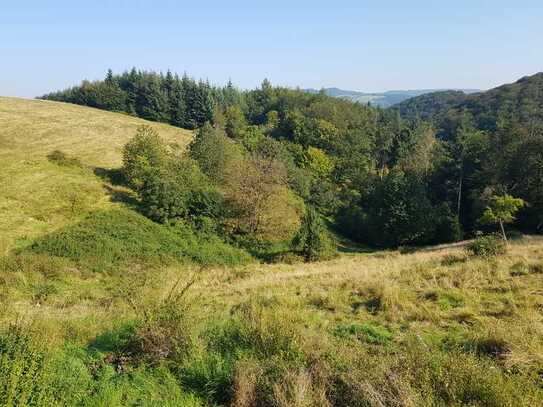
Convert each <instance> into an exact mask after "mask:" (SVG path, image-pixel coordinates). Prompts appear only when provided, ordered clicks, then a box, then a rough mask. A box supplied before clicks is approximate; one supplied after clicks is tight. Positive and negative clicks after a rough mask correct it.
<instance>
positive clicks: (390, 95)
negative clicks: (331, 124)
mask: <svg viewBox="0 0 543 407" xmlns="http://www.w3.org/2000/svg"><path fill="white" fill-rule="evenodd" d="M306 91H307V92H309V93H318V92H319V90H317V89H306ZM443 91H446V90H445V89H417V90H389V91H386V92H376V93H365V92H358V91H353V90H344V89H339V88H324V92H325V93H326V94H327V95H328V96H332V97H337V98H343V99H347V100H350V101H353V102H359V103H362V104H367V103H369V104H370V105H372V106H378V107H382V108H387V107H391V106H394V105H396V104H398V103H401V102H404V101H406V100H409V99H411V98H414V97H417V96H421V95H426V94H430V93H435V92H443ZM453 92H459V93H465V94H470V93H474V92H478V90H476V89H460V90H453Z"/></svg>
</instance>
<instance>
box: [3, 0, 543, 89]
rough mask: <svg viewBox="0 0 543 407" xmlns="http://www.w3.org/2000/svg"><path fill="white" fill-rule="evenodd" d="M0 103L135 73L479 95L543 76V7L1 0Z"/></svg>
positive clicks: (542, 1) (448, 1)
mask: <svg viewBox="0 0 543 407" xmlns="http://www.w3.org/2000/svg"><path fill="white" fill-rule="evenodd" d="M0 3H1V4H0V95H9V96H23V97H33V96H36V95H40V94H42V93H44V92H47V91H51V90H57V89H59V88H64V87H67V86H69V85H73V84H76V83H79V82H80V81H81V80H82V79H85V78H86V79H91V80H92V79H101V78H103V77H104V75H105V72H106V71H107V69H108V68H112V69H113V70H114V71H115V72H118V71H122V70H125V69H129V68H131V67H132V66H136V67H138V68H142V69H153V70H157V71H166V70H167V69H171V70H172V71H174V72H179V73H182V72H184V71H186V72H187V73H188V74H189V75H191V76H194V77H196V78H204V79H206V78H207V79H209V80H210V81H211V82H212V83H217V84H223V83H225V82H226V81H227V80H228V78H232V81H233V82H234V83H235V84H236V85H238V86H240V87H242V88H253V87H256V86H257V85H258V84H259V83H260V82H261V81H262V79H263V78H269V79H270V80H271V82H272V83H274V84H278V85H287V86H293V87H294V86H300V87H314V88H321V87H330V86H337V87H340V88H344V89H351V90H361V91H383V90H390V89H420V88H479V89H487V88H491V87H493V86H496V85H499V84H502V83H505V82H512V81H514V80H516V79H518V78H519V77H521V76H524V75H529V74H533V73H536V72H538V71H543V0H516V1H513V0H432V1H431V0H380V1H378V0H358V1H354V0H352V1H351V0H349V1H342V0H335V1H330V0H328V1H320V0H313V1H305V0H289V1H284V0H274V1H258V0H253V1H237V0H230V1H227V0H223V1H206V0H200V1H173V0H170V1H167V0H156V1H150V0H149V1H145V0H130V1H129V0H118V1H113V0H111V1H106V0H87V1H81V0H80V1H78V0H70V1H69V0H63V1H60V0H58V1H55V0H35V1H29V0H1V2H0Z"/></svg>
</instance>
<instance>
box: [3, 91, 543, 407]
mask: <svg viewBox="0 0 543 407" xmlns="http://www.w3.org/2000/svg"><path fill="white" fill-rule="evenodd" d="M141 124H151V123H149V122H146V121H144V120H140V119H136V118H133V117H130V116H126V115H123V114H117V113H109V112H107V111H102V110H96V109H92V108H87V107H82V106H76V105H69V104H64V103H58V102H49V101H36V100H23V99H13V98H0V160H1V162H2V164H3V165H2V169H1V171H0V245H1V246H0V249H1V250H0V379H1V380H0V404H5V405H13V404H15V405H25V404H26V405H29V404H30V405H40V406H41V405H59V406H64V405H66V406H95V405H103V406H127V405H129V406H156V405H171V406H187V407H207V406H242V407H243V406H245V407H249V406H271V405H273V406H275V405H279V406H346V405H352V406H358V405H363V406H365V405H369V406H373V405H376V406H382V405H412V406H416V405H452V404H454V405H493V406H517V405H518V406H532V405H541V402H542V401H543V391H542V389H541V375H540V371H541V368H542V366H543V335H542V332H543V321H542V318H541V312H540V311H541V307H542V303H541V299H540V296H538V295H534V293H540V292H542V290H543V287H542V279H541V273H543V250H542V247H543V241H542V239H541V237H525V238H524V239H521V240H518V241H513V242H511V245H510V250H509V252H508V253H507V254H505V255H502V256H498V257H496V258H492V259H487V258H483V257H477V256H472V255H469V254H468V253H467V252H466V251H465V250H464V245H465V243H458V244H454V245H445V246H438V247H428V248H419V249H417V250H415V251H413V252H410V251H408V252H405V251H399V250H387V251H376V252H371V251H369V250H362V249H360V248H358V250H354V248H352V247H350V248H343V249H342V250H343V251H344V253H342V254H341V255H340V256H339V257H337V258H336V259H333V260H331V261H326V262H315V263H311V264H308V263H294V264H284V263H283V264H262V263H257V262H250V263H248V264H244V265H241V266H240V265H238V266H235V267H223V266H212V265H209V264H205V263H204V262H200V263H198V262H194V263H188V264H185V263H174V262H168V261H167V260H168V258H169V257H170V256H172V257H173V256H178V254H179V252H180V251H182V250H184V249H185V248H186V247H187V245H192V246H193V247H192V250H193V251H195V252H198V253H199V252H201V253H202V255H203V256H204V257H203V258H204V259H205V256H206V255H207V254H208V252H207V251H208V250H209V246H206V243H207V237H206V239H205V240H206V241H203V242H202V241H194V239H193V238H192V237H191V236H190V235H188V234H185V233H184V232H183V229H182V225H176V226H177V227H176V228H175V229H174V231H173V232H172V230H171V229H169V228H168V226H167V225H159V224H157V223H154V222H152V221H150V220H148V219H146V218H145V217H144V216H142V215H140V214H139V213H138V212H137V211H135V210H134V207H132V206H131V205H130V200H118V199H117V196H118V195H123V194H124V195H127V194H128V195H129V191H127V190H126V189H125V188H124V187H122V186H119V185H117V184H116V183H115V182H112V177H114V172H112V171H111V170H112V169H115V168H118V167H119V165H120V163H121V149H122V146H123V145H124V143H126V142H127V141H128V140H129V139H130V138H131V137H132V135H133V134H134V131H135V129H136V127H137V126H139V125H141ZM151 125H152V126H153V127H155V128H157V129H158V130H159V132H160V135H161V136H162V137H163V138H165V139H167V140H168V141H170V142H175V143H178V144H180V145H185V144H186V143H187V142H188V141H189V140H190V139H191V137H192V133H191V132H189V131H185V130H181V129H179V128H174V127H171V126H168V125H162V124H157V123H152V124H151ZM56 150H60V151H62V152H63V153H65V154H66V157H67V158H66V160H65V162H62V161H59V160H53V159H51V158H48V156H49V157H51V155H50V154H51V152H53V151H56ZM60 164H62V165H60ZM212 243H214V244H215V245H216V244H217V242H212ZM149 259H150V260H153V259H155V260H157V262H156V263H153V264H151V265H149V264H148V263H146V260H149ZM285 260H287V259H285ZM9 397H11V399H10V398H9ZM6 400H7V401H6ZM10 400H16V402H14V403H10Z"/></svg>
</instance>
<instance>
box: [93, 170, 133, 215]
mask: <svg viewBox="0 0 543 407" xmlns="http://www.w3.org/2000/svg"><path fill="white" fill-rule="evenodd" d="M93 173H94V175H96V176H97V177H98V178H100V179H101V180H102V181H104V182H105V184H104V186H103V187H104V190H105V191H106V193H107V195H109V197H110V199H111V201H112V202H122V203H125V204H127V205H129V206H130V207H132V208H133V209H136V210H138V209H139V207H140V202H139V201H138V199H137V197H136V194H135V192H134V191H132V189H130V188H129V187H128V184H127V182H126V178H125V177H124V174H123V173H122V171H121V169H120V168H102V167H95V168H93Z"/></svg>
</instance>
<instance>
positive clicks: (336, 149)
mask: <svg viewBox="0 0 543 407" xmlns="http://www.w3.org/2000/svg"><path fill="white" fill-rule="evenodd" d="M542 78H543V75H541V74H539V75H535V76H533V77H530V78H523V79H521V80H520V81H518V82H517V83H515V84H511V85H504V86H502V87H500V88H497V89H494V90H490V91H488V92H484V93H478V94H472V95H465V94H463V93H462V92H438V93H434V94H429V95H422V96H419V97H416V98H413V99H410V100H408V101H406V102H403V103H402V104H400V105H398V106H395V107H392V108H389V109H379V108H374V107H370V106H367V105H361V104H359V103H351V102H348V101H345V100H341V99H335V98H332V97H329V96H326V95H325V94H324V92H320V93H317V94H312V93H306V92H303V91H301V90H297V89H288V88H283V87H274V86H272V85H271V83H270V82H269V81H267V80H264V81H263V82H262V85H261V86H260V87H259V88H258V89H254V90H240V89H237V88H236V87H235V86H233V84H232V83H231V82H229V83H228V84H227V85H226V86H223V87H218V86H212V85H210V84H209V83H208V82H204V81H195V80H194V79H192V78H189V77H188V76H187V75H186V74H184V75H183V76H182V77H179V76H178V75H176V74H172V73H171V72H169V71H168V72H167V73H166V74H162V73H156V72H146V71H138V70H136V69H132V70H131V71H128V72H124V73H122V74H119V75H116V74H113V72H112V71H111V70H110V71H108V73H107V75H106V77H105V79H104V80H103V81H96V82H88V81H85V82H83V83H82V84H81V85H80V86H75V87H73V88H70V89H67V90H64V91H59V92H55V93H50V94H47V95H44V96H43V97H42V98H43V99H47V100H55V101H64V102H70V103H75V104H80V105H86V106H91V107H96V108H99V109H105V110H110V111H116V112H124V113H126V114H129V115H133V116H137V117H141V118H145V119H148V120H152V121H158V122H165V123H169V124H172V125H174V126H178V127H182V128H186V129H197V130H196V137H195V138H194V140H193V142H192V143H191V145H190V146H189V148H188V150H187V151H186V152H182V151H179V150H176V149H175V148H173V149H172V147H171V146H167V145H166V144H164V143H163V142H162V141H161V140H160V136H159V135H157V134H155V133H154V132H153V130H152V129H140V132H139V133H138V136H137V137H136V138H135V139H134V140H133V141H132V142H131V143H130V144H129V145H127V146H126V149H125V157H124V160H125V170H124V174H125V176H126V181H127V182H128V184H130V185H131V186H132V188H134V189H135V190H136V191H137V192H138V194H139V195H140V197H141V201H142V203H143V207H144V209H143V210H144V212H145V213H146V214H147V216H148V217H150V218H151V219H153V220H155V221H159V222H162V223H168V222H175V221H179V220H181V221H187V222H189V223H190V224H192V225H196V226H197V227H198V228H212V229H213V230H215V231H216V232H217V233H218V234H220V235H221V236H227V237H228V238H229V239H230V238H231V239H234V240H236V241H238V242H239V241H242V242H245V243H247V242H250V243H247V244H249V246H251V247H258V246H261V245H262V244H264V245H270V244H275V243H278V242H285V241H290V240H291V239H292V238H293V236H295V235H296V233H299V231H300V230H302V229H303V228H300V225H303V224H306V223H308V222H309V223H310V224H311V225H313V226H310V229H311V228H313V227H315V228H317V229H318V230H320V231H321V232H322V233H323V234H324V235H323V238H322V239H323V242H322V243H319V244H317V246H318V245H321V244H322V245H323V246H326V244H325V243H324V242H326V241H328V240H329V239H330V238H331V237H330V236H327V235H328V232H327V231H330V232H331V233H332V235H333V236H332V237H334V236H335V237H336V238H340V239H341V238H347V239H350V240H351V241H354V242H358V243H361V244H366V245H369V246H373V247H399V246H402V247H403V246H420V245H428V244H437V243H445V242H454V241H458V240H460V239H462V238H467V237H472V236H475V235H476V234H477V233H480V232H493V231H498V229H497V224H498V222H491V221H488V217H485V216H484V213H485V210H486V209H487V208H488V207H489V205H491V204H492V202H496V200H500V199H502V200H503V199H505V200H507V199H519V200H521V201H522V205H521V206H519V208H517V209H516V210H515V214H516V216H514V219H511V220H510V221H509V222H508V223H512V225H511V226H509V227H510V228H512V229H516V230H520V231H523V232H527V233H541V232H543V184H542V180H543V161H542V157H543V120H542V118H541V116H540V114H539V113H537V109H536V107H537V106H538V103H541V101H540V99H539V98H541V96H540V95H542V94H543V93H540V92H539V90H540V89H541V88H542V83H543V80H542ZM142 163H145V164H142ZM181 197H182V198H181ZM517 210H518V213H517ZM317 224H318V225H319V226H317ZM297 231H298V232H297ZM319 233H320V232H319ZM295 246H296V245H295ZM298 246H299V247H301V246H303V244H302V245H301V246H300V244H298ZM300 250H301V249H300ZM306 251H307V250H306ZM322 251H323V253H326V252H327V250H325V249H324V247H323V248H322ZM304 256H309V257H311V256H310V255H308V254H307V253H306V254H304Z"/></svg>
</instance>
